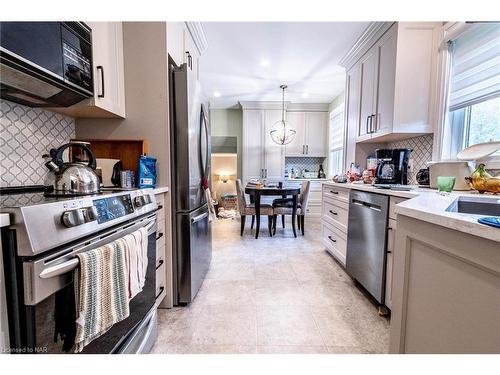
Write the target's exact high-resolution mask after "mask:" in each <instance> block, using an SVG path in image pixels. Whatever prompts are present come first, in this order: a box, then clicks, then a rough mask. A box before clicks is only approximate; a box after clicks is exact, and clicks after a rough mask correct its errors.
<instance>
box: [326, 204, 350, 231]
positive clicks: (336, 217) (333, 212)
mask: <svg viewBox="0 0 500 375" xmlns="http://www.w3.org/2000/svg"><path fill="white" fill-rule="evenodd" d="M348 213H349V205H348V204H347V203H345V202H342V201H339V200H334V199H331V198H328V197H325V199H323V209H322V216H323V219H324V220H326V221H328V222H330V223H331V224H333V225H334V226H336V227H337V228H339V229H341V230H342V231H344V232H345V233H347V220H348Z"/></svg>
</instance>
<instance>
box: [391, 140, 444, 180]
mask: <svg viewBox="0 0 500 375" xmlns="http://www.w3.org/2000/svg"><path fill="white" fill-rule="evenodd" d="M433 139H434V138H433V135H432V134H426V135H422V136H420V137H414V138H410V139H405V140H402V141H396V142H391V143H388V144H387V148H410V149H412V150H413V151H412V152H411V159H413V169H412V170H411V171H410V172H409V181H408V182H409V183H410V184H416V183H417V180H416V178H415V176H416V174H417V172H418V171H419V169H422V168H427V162H428V161H431V160H432V142H433Z"/></svg>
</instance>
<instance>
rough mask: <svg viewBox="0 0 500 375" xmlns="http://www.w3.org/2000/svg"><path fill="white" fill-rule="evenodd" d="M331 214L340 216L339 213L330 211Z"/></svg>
mask: <svg viewBox="0 0 500 375" xmlns="http://www.w3.org/2000/svg"><path fill="white" fill-rule="evenodd" d="M330 213H331V214H332V215H338V213H336V212H333V211H332V210H330Z"/></svg>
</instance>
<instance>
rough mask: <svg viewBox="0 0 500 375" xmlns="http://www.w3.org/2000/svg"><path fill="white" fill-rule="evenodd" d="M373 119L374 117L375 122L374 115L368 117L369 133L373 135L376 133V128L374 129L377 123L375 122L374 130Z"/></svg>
mask: <svg viewBox="0 0 500 375" xmlns="http://www.w3.org/2000/svg"><path fill="white" fill-rule="evenodd" d="M374 117H375V120H376V119H377V118H376V115H371V116H370V133H375V132H376V131H377V128H376V126H377V123H376V122H375V128H374V126H373V118H374Z"/></svg>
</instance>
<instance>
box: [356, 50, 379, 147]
mask: <svg viewBox="0 0 500 375" xmlns="http://www.w3.org/2000/svg"><path fill="white" fill-rule="evenodd" d="M360 69H361V100H360V108H359V110H360V122H359V129H358V141H364V140H366V139H369V138H371V134H372V128H373V114H374V113H375V106H376V104H375V101H376V99H375V96H376V88H377V81H376V80H377V54H376V50H374V49H372V50H370V51H368V53H367V54H366V55H365V56H363V58H362V59H361V62H360Z"/></svg>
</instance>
